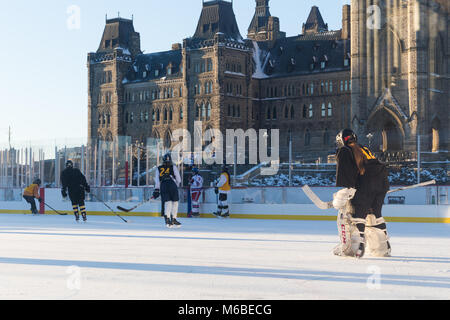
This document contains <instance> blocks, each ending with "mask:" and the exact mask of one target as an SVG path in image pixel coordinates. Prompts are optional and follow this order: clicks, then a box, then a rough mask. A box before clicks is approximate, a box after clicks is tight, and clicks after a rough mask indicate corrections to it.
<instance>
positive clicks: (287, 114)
mask: <svg viewBox="0 0 450 320" xmlns="http://www.w3.org/2000/svg"><path fill="white" fill-rule="evenodd" d="M288 117H289V110H288V106H285V107H284V118H285V119H287V118H288Z"/></svg>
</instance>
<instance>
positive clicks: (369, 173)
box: [333, 129, 391, 258]
mask: <svg viewBox="0 0 450 320" xmlns="http://www.w3.org/2000/svg"><path fill="white" fill-rule="evenodd" d="M336 143H337V147H338V150H337V155H336V158H337V168H336V186H337V187H342V188H343V189H341V190H340V191H339V192H337V193H336V194H335V195H334V200H333V206H334V207H335V208H336V209H337V210H339V215H338V229H339V234H340V240H341V243H340V244H339V245H338V246H337V247H336V248H335V250H334V254H336V255H339V256H355V257H357V258H362V257H363V256H364V254H365V252H366V249H367V251H369V250H370V253H371V254H372V255H375V256H390V253H391V246H390V243H389V241H388V234H387V227H386V222H385V220H384V218H383V216H382V212H381V211H382V206H383V203H384V198H385V197H386V193H387V191H388V190H389V181H388V172H387V167H386V165H385V164H383V163H382V162H380V161H379V160H377V159H376V158H375V156H374V155H373V154H372V152H371V151H370V150H369V149H368V148H366V147H363V146H361V145H359V144H358V138H357V136H356V134H355V133H354V132H353V131H352V130H350V129H345V130H343V131H341V132H340V133H339V134H338V135H337V138H336ZM366 245H367V248H366Z"/></svg>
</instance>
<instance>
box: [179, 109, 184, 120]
mask: <svg viewBox="0 0 450 320" xmlns="http://www.w3.org/2000/svg"><path fill="white" fill-rule="evenodd" d="M183 117H184V115H183V106H180V120H183Z"/></svg>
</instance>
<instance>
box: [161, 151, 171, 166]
mask: <svg viewBox="0 0 450 320" xmlns="http://www.w3.org/2000/svg"><path fill="white" fill-rule="evenodd" d="M162 160H163V162H164V163H166V164H172V156H171V155H170V153H166V154H165V155H164V156H163V158H162Z"/></svg>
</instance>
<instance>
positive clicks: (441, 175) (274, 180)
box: [241, 168, 450, 187]
mask: <svg viewBox="0 0 450 320" xmlns="http://www.w3.org/2000/svg"><path fill="white" fill-rule="evenodd" d="M420 179H421V181H422V182H423V181H431V180H436V181H437V183H438V184H439V185H446V184H448V183H449V182H450V179H449V176H448V173H447V171H446V170H445V169H442V168H434V169H422V170H421V175H420ZM389 182H390V184H391V185H402V186H408V185H413V184H416V183H417V172H416V170H415V169H413V168H402V169H400V170H390V173H389ZM305 184H307V185H309V186H317V187H328V186H334V185H336V177H335V175H334V174H331V173H328V174H327V173H311V174H301V175H299V174H293V175H292V185H293V186H302V185H305ZM241 185H242V186H244V185H246V186H258V187H261V186H270V187H283V186H288V185H289V175H287V174H285V173H279V174H277V175H274V176H268V177H261V176H260V177H257V178H254V179H252V180H251V181H249V182H248V183H246V184H245V183H244V184H241Z"/></svg>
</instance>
